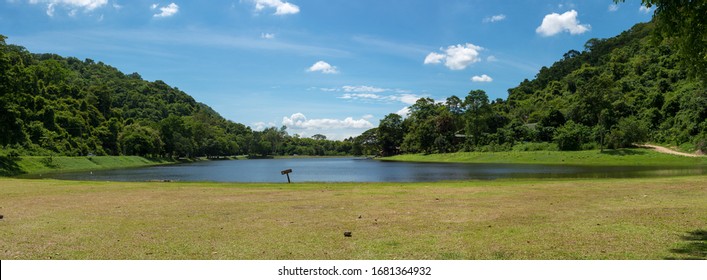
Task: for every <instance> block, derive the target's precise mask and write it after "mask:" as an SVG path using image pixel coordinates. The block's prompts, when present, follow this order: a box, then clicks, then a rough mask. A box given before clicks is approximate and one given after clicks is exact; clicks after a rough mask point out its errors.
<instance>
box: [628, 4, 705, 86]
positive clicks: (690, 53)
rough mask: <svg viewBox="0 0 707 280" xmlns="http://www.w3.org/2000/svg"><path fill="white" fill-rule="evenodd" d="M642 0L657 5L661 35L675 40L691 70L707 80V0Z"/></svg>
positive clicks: (682, 57) (647, 5)
mask: <svg viewBox="0 0 707 280" xmlns="http://www.w3.org/2000/svg"><path fill="white" fill-rule="evenodd" d="M614 2H616V3H619V2H625V0H614ZM641 3H643V5H645V6H646V7H652V6H656V7H657V8H656V10H655V13H654V17H653V18H654V20H655V22H656V23H657V31H658V35H660V36H661V37H663V38H667V39H669V40H672V41H674V42H675V44H676V45H677V47H678V54H679V55H680V57H681V60H682V64H683V65H684V66H685V67H686V68H687V69H688V71H689V73H691V74H692V75H693V76H696V77H699V78H700V79H701V80H702V81H703V82H707V71H705V69H707V16H705V15H707V1H705V0H641Z"/></svg>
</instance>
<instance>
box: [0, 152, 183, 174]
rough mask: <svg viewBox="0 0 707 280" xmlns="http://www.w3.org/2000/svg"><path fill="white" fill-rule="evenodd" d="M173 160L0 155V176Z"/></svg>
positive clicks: (134, 165)
mask: <svg viewBox="0 0 707 280" xmlns="http://www.w3.org/2000/svg"><path fill="white" fill-rule="evenodd" d="M175 162H176V161H175V160H172V159H169V158H144V157H139V156H90V157H65V156H55V157H46V156H23V157H20V158H19V159H11V158H8V157H0V176H16V175H20V174H42V173H51V172H66V171H85V170H99V169H115V168H129V167H140V166H150V165H159V164H169V163H175Z"/></svg>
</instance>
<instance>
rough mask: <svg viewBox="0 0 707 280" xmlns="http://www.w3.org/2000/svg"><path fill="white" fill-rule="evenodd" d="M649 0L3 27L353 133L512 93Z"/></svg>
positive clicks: (271, 118)
mask: <svg viewBox="0 0 707 280" xmlns="http://www.w3.org/2000/svg"><path fill="white" fill-rule="evenodd" d="M640 2H641V1H638V0H628V1H626V3H621V4H619V5H615V4H614V2H613V1H611V0H575V1H552V0H550V1H546V0H543V1H540V0H534V1H522V0H497V1H476V0H467V1H455V0H445V1H438V0H405V1H402V0H235V1H234V0H210V1H186V0H183V1H179V0H168V1H156V0H150V1H147V0H131V1H128V0H0V34H2V35H5V36H7V37H8V39H7V40H6V42H7V43H9V44H16V45H21V46H24V47H26V48H27V49H28V50H29V51H31V52H34V53H56V54H59V55H62V56H65V57H76V58H79V59H82V60H83V59H86V58H90V59H92V60H94V61H101V62H103V63H106V64H108V65H111V66H114V67H116V68H118V69H119V70H120V71H122V72H123V73H126V74H130V73H134V72H137V73H139V74H140V75H141V76H142V77H143V79H146V80H149V81H154V80H162V81H164V82H166V83H167V84H169V85H171V86H173V87H177V88H179V89H180V90H183V91H184V92H186V93H187V94H189V95H191V96H193V97H194V98H195V99H196V100H197V101H198V102H202V103H205V104H207V105H209V106H211V107H212V108H213V109H214V110H216V111H217V112H219V113H220V114H221V115H222V116H223V117H225V118H226V119H229V120H232V121H234V122H238V123H243V124H245V125H247V126H250V127H251V128H252V129H254V130H262V129H264V128H266V127H272V126H274V127H278V128H279V127H281V126H283V125H285V126H287V128H288V129H287V131H288V132H289V133H290V134H291V135H292V134H299V135H300V136H302V137H310V136H312V135H315V134H323V135H325V136H327V138H328V139H336V140H341V139H344V138H347V137H351V136H357V135H360V134H361V133H362V132H364V131H366V130H368V129H370V128H373V127H377V126H378V122H379V120H380V119H382V118H384V117H385V116H386V115H387V114H390V113H398V114H401V115H405V114H406V112H407V107H408V106H410V105H411V104H413V103H414V102H415V101H416V100H417V99H419V98H422V97H429V98H432V99H434V100H437V101H444V100H445V99H446V98H447V97H449V96H452V95H456V96H459V97H460V98H462V99H463V98H464V96H466V94H467V93H468V92H469V91H471V90H477V89H481V90H484V91H485V92H486V93H487V94H488V96H489V98H490V99H491V100H494V99H497V98H502V99H505V98H507V96H508V93H507V92H508V89H509V88H513V87H516V86H517V85H518V84H519V83H520V82H521V81H523V80H524V79H532V78H533V77H534V76H535V75H536V74H537V73H538V70H539V69H540V68H541V67H543V66H550V65H552V63H553V62H555V61H557V60H559V59H561V58H562V55H563V54H565V53H566V52H567V51H569V50H572V49H574V50H579V51H582V50H583V49H584V43H586V42H587V40H589V39H591V38H608V37H613V36H616V35H618V34H620V33H621V32H622V31H624V30H627V29H629V28H630V27H631V26H633V25H634V24H636V23H639V22H646V21H649V20H650V19H651V17H652V15H653V9H650V8H646V7H642V6H641V5H640Z"/></svg>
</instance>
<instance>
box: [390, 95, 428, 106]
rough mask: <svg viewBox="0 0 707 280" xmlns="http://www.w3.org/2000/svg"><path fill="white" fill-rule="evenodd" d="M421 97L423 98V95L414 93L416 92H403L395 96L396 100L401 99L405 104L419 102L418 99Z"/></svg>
mask: <svg viewBox="0 0 707 280" xmlns="http://www.w3.org/2000/svg"><path fill="white" fill-rule="evenodd" d="M420 98H422V97H420V96H417V95H414V94H401V95H398V96H395V98H394V100H397V101H400V102H402V103H405V104H410V105H412V104H415V102H417V100H418V99H420Z"/></svg>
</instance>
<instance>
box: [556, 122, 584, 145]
mask: <svg viewBox="0 0 707 280" xmlns="http://www.w3.org/2000/svg"><path fill="white" fill-rule="evenodd" d="M590 136H591V130H590V128H589V127H587V126H585V125H583V124H580V123H575V122H574V121H571V120H570V121H568V122H567V123H565V125H563V126H561V127H559V128H558V129H557V131H556V132H555V137H554V139H555V143H557V147H558V148H559V149H560V151H578V150H580V149H581V148H582V145H584V144H585V143H587V142H589V139H590Z"/></svg>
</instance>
